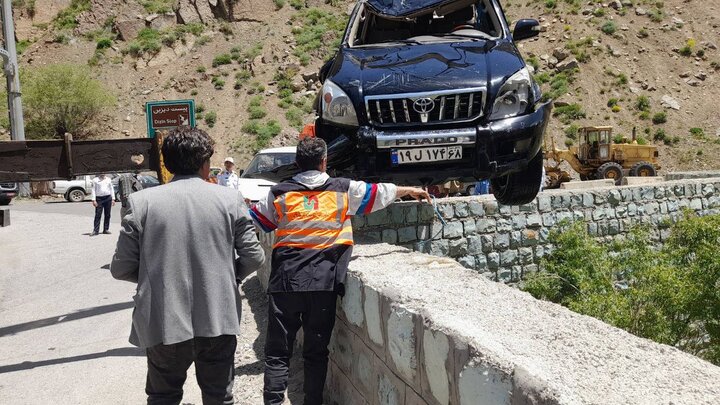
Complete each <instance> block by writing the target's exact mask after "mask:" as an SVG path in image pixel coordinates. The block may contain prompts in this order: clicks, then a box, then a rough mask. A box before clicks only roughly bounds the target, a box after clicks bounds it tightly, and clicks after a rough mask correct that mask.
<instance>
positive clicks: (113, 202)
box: [112, 198, 115, 207]
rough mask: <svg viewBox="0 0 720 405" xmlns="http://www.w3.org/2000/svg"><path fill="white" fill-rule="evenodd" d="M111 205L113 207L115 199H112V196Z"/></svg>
mask: <svg viewBox="0 0 720 405" xmlns="http://www.w3.org/2000/svg"><path fill="white" fill-rule="evenodd" d="M112 206H113V207H114V206H115V199H114V198H113V199H112Z"/></svg>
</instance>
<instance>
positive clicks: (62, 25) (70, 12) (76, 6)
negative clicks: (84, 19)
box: [53, 0, 92, 30]
mask: <svg viewBox="0 0 720 405" xmlns="http://www.w3.org/2000/svg"><path fill="white" fill-rule="evenodd" d="M91 8H92V5H91V4H90V0H72V1H71V2H70V5H69V6H68V7H67V8H65V9H63V10H61V11H60V12H59V13H58V14H57V16H55V19H54V20H53V25H54V26H55V28H57V29H60V30H71V29H74V28H75V27H77V26H78V20H77V18H78V16H79V15H80V13H82V12H83V11H88V10H90V9H91Z"/></svg>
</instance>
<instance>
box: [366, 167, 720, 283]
mask: <svg viewBox="0 0 720 405" xmlns="http://www.w3.org/2000/svg"><path fill="white" fill-rule="evenodd" d="M437 209H438V211H439V213H440V214H441V215H442V217H443V219H444V220H445V221H446V225H445V226H444V227H443V225H442V223H441V222H440V221H439V220H438V218H436V217H435V214H434V211H433V208H432V206H431V205H429V204H418V203H415V202H407V203H397V204H394V205H392V206H391V207H389V208H388V209H386V210H383V211H379V212H376V213H374V214H372V215H369V216H358V217H355V218H354V219H353V230H354V233H355V239H356V240H357V241H358V243H362V244H371V243H380V242H383V243H389V244H393V245H400V246H403V247H406V248H409V249H412V250H415V251H420V252H424V253H429V254H431V255H434V256H443V257H450V258H453V259H455V260H457V261H458V262H459V263H460V264H462V265H463V266H465V267H467V268H471V269H475V270H477V271H479V272H480V273H483V274H484V275H485V276H487V277H489V278H490V279H493V280H496V281H503V282H516V281H518V280H520V279H521V278H522V277H523V274H525V273H527V272H533V271H537V270H538V264H539V263H540V259H541V258H542V257H543V256H544V255H546V254H548V253H549V252H551V251H552V246H550V244H549V243H548V236H549V234H550V230H551V229H552V228H553V227H554V226H556V225H557V224H558V223H560V222H562V221H565V220H567V221H574V220H583V221H586V222H587V227H588V231H589V232H590V234H592V235H594V236H597V237H599V238H618V237H619V238H622V237H623V235H624V234H626V233H627V232H629V231H630V230H631V229H632V228H633V227H634V226H636V225H645V226H648V227H649V229H650V232H651V235H652V236H653V238H654V239H655V240H658V241H660V242H661V241H662V240H664V239H665V238H667V237H668V236H669V234H670V229H669V227H670V225H671V224H672V223H673V222H675V221H677V220H678V219H679V218H681V217H682V215H683V211H684V210H686V209H687V210H691V211H694V212H696V213H698V214H700V215H708V214H717V213H720V178H711V179H691V180H677V181H669V182H664V183H657V184H652V185H643V186H624V187H609V188H602V189H594V190H577V191H565V190H549V191H546V192H543V193H540V194H539V195H538V197H537V198H536V199H535V201H533V202H532V203H530V204H527V205H522V206H500V205H498V204H497V202H496V201H495V199H494V198H493V197H492V196H477V197H467V198H454V199H443V200H438V201H437Z"/></svg>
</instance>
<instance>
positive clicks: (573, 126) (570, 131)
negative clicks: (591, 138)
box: [565, 124, 580, 139]
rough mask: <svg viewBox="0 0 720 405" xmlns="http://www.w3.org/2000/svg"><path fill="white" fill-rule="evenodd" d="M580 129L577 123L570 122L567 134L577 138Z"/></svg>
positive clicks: (566, 129)
mask: <svg viewBox="0 0 720 405" xmlns="http://www.w3.org/2000/svg"><path fill="white" fill-rule="evenodd" d="M579 131H580V127H579V126H577V125H576V124H570V125H569V126H568V127H567V128H565V136H566V137H568V138H570V139H577V135H578V132H579Z"/></svg>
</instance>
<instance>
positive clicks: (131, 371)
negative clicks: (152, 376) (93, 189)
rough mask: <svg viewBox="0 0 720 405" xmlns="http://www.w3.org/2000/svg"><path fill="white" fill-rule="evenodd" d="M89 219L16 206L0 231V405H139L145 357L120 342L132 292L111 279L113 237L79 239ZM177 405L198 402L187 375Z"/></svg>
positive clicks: (82, 209) (80, 208) (77, 208)
mask: <svg viewBox="0 0 720 405" xmlns="http://www.w3.org/2000/svg"><path fill="white" fill-rule="evenodd" d="M115 208H116V210H117V208H118V207H117V206H116V207H115ZM63 211H67V212H76V213H81V214H82V216H79V215H72V214H67V213H65V214H58V213H57V212H63ZM87 211H89V212H87ZM91 215H92V206H91V205H90V204H89V203H78V204H69V203H68V204H62V203H57V204H43V203H39V202H20V203H18V204H15V205H14V206H13V207H12V211H11V219H12V225H11V226H9V227H6V228H0V403H2V404H139V403H143V402H144V401H145V394H144V380H145V371H146V363H145V361H146V360H145V357H144V353H143V351H141V350H138V349H137V348H134V347H132V346H131V345H130V344H129V343H128V342H127V339H128V335H129V331H130V319H131V318H130V317H131V314H132V309H131V308H132V306H133V303H132V296H133V295H134V293H135V286H134V284H131V283H126V282H120V281H116V280H114V279H112V277H111V276H110V274H109V271H108V269H107V265H108V264H109V263H110V260H111V258H112V253H113V251H114V249H115V242H116V241H117V232H115V233H114V234H113V235H99V236H97V237H92V238H91V237H88V236H87V235H86V234H87V232H89V231H90V230H91V226H92V218H91ZM116 217H117V216H116ZM183 402H184V403H195V404H199V403H201V400H200V392H199V389H198V387H197V383H195V382H194V371H192V370H191V373H190V374H189V375H188V383H186V390H185V399H184V401H183Z"/></svg>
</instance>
